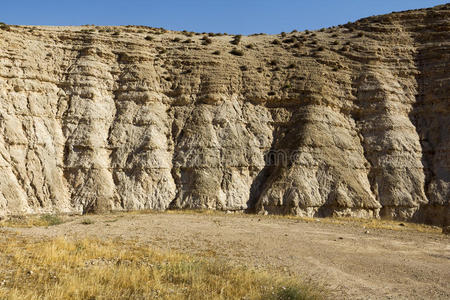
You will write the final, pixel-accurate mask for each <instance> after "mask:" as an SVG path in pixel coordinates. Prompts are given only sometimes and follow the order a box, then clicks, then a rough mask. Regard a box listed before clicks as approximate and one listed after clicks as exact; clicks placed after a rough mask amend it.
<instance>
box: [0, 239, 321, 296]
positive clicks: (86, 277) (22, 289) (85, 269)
mask: <svg viewBox="0 0 450 300" xmlns="http://www.w3.org/2000/svg"><path fill="white" fill-rule="evenodd" d="M0 250H1V251H0V299H130V298H131V299H152V298H161V299H320V298H323V297H324V293H323V290H322V289H320V288H317V287H316V286H314V285H311V284H304V283H301V282H300V281H299V280H298V279H296V278H294V277H288V276H287V275H283V274H280V273H270V272H267V271H261V270H253V269H249V268H246V267H243V266H241V267H237V266H231V265H228V264H226V263H224V262H221V261H217V260H214V259H209V260H206V259H203V258H199V257H193V256H187V255H183V254H178V253H163V252H158V251H156V250H153V249H151V248H149V247H146V246H143V245H137V244H135V243H133V242H130V241H121V240H114V241H112V240H110V241H100V240H93V239H89V240H87V239H86V240H69V239H63V238H60V239H53V240H44V241H36V240H32V241H30V240H26V239H25V238H23V237H21V236H19V235H11V234H6V231H5V232H3V233H2V237H1V238H0Z"/></svg>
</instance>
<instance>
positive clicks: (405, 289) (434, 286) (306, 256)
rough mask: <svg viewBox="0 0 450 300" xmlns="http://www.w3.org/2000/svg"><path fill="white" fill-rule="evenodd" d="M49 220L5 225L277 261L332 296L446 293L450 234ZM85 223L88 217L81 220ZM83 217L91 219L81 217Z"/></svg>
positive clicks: (297, 223)
mask: <svg viewBox="0 0 450 300" xmlns="http://www.w3.org/2000/svg"><path fill="white" fill-rule="evenodd" d="M87 218H89V219H90V220H91V221H92V222H93V223H92V224H90V225H83V224H81V222H82V220H83V219H86V217H71V218H70V220H69V222H67V223H64V224H61V225H58V226H52V227H48V228H45V227H33V228H26V229H24V228H20V229H8V230H11V231H19V232H20V233H21V234H24V235H27V236H32V237H35V238H36V237H37V238H41V237H57V236H69V237H76V238H83V237H98V238H124V239H132V240H135V241H136V242H137V243H143V244H148V245H149V246H150V247H156V248H162V249H170V250H177V251H180V252H184V253H201V254H203V255H209V256H215V257H218V258H225V259H226V260H228V261H231V262H236V263H239V264H248V265H251V266H253V267H264V268H276V269H280V270H283V271H285V272H289V273H294V274H298V275H299V276H301V277H303V278H307V279H311V280H313V281H319V282H320V283H323V284H324V285H325V286H327V287H328V288H330V289H331V290H332V291H333V293H335V294H336V296H337V298H339V299H341V298H346V299H348V298H352V299H450V243H449V241H450V239H449V238H448V237H447V236H444V235H442V234H437V233H423V232H416V231H393V230H386V229H370V230H369V232H367V229H365V228H363V227H362V226H360V225H355V224H351V223H348V224H330V223H327V222H324V221H323V220H322V221H312V222H306V221H302V220H296V219H283V218H269V217H261V216H241V215H208V214H179V213H176V214H173V213H172V214H168V213H161V214H155V213H154V214H117V215H98V216H88V217H87ZM85 223H86V222H85ZM87 223H89V222H87Z"/></svg>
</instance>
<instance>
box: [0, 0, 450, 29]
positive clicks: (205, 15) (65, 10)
mask: <svg viewBox="0 0 450 300" xmlns="http://www.w3.org/2000/svg"><path fill="white" fill-rule="evenodd" d="M446 2H447V1H425V0H307V1H293V0H290V1H289V0H258V1H256V0H248V1H245V0H240V1H236V0H227V1H222V0H216V1H214V0H209V1H206V0H193V1H181V0H158V1H143V0H120V1H117V0H109V1H106V0H89V1H88V0H72V1H65V0H59V1H45V0H41V1H39V0H33V1H21V0H2V1H1V4H0V22H5V23H8V24H21V25H83V24H95V25H147V26H152V27H164V28H167V29H172V30H184V29H186V30H189V31H198V32H204V31H206V32H227V33H234V34H236V33H241V34H251V33H259V32H265V33H280V32H281V31H291V30H293V29H297V30H305V29H319V28H321V27H328V26H333V25H338V24H343V23H347V22H348V21H355V20H357V19H360V18H363V17H367V16H371V15H378V14H385V13H390V12H392V11H401V10H407V9H414V8H424V7H431V6H435V5H438V4H444V3H446Z"/></svg>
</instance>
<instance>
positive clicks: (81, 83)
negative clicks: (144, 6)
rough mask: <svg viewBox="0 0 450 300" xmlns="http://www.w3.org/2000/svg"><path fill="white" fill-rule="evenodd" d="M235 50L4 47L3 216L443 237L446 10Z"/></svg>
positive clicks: (58, 31)
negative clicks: (186, 221) (240, 215)
mask: <svg viewBox="0 0 450 300" xmlns="http://www.w3.org/2000/svg"><path fill="white" fill-rule="evenodd" d="M208 39H210V40H208ZM233 40H234V38H233V37H232V36H226V35H222V36H211V37H209V38H205V37H203V35H192V34H190V33H183V32H169V31H165V30H161V29H153V28H146V27H109V28H108V27H92V26H91V27H27V26H12V27H10V28H9V30H7V28H6V29H4V30H0V132H1V135H0V214H3V215H4V214H24V213H44V212H79V213H83V212H88V211H105V210H106V211H107V210H131V209H161V210H164V209H168V208H208V209H221V210H250V211H255V212H265V211H267V212H269V213H283V214H297V215H304V216H329V215H339V216H358V217H379V216H381V217H393V218H400V219H411V220H417V221H424V222H431V223H436V224H443V223H448V222H449V219H450V218H449V217H450V216H449V199H450V134H449V129H450V98H449V92H450V77H449V74H450V73H449V70H450V5H444V6H438V7H435V8H432V9H424V10H416V11H408V12H402V13H394V14H390V15H385V16H378V17H371V18H367V19H362V20H360V21H358V22H356V23H353V24H347V25H345V26H338V27H334V28H328V29H325V30H321V31H315V32H292V33H289V34H286V35H284V34H283V35H277V36H269V35H256V36H250V37H242V39H241V40H240V42H239V44H238V45H233V44H232V43H231V42H232V41H233ZM211 42H212V43H211ZM233 48H236V49H237V50H238V51H235V52H234V54H232V53H230V51H232V49H233ZM239 51H242V52H239ZM219 52H220V53H219ZM236 54H237V55H236ZM242 54H243V55H242Z"/></svg>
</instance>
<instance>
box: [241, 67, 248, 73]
mask: <svg viewBox="0 0 450 300" xmlns="http://www.w3.org/2000/svg"><path fill="white" fill-rule="evenodd" d="M239 69H241V71H243V72H244V71H248V67H247V66H240V67H239Z"/></svg>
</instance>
